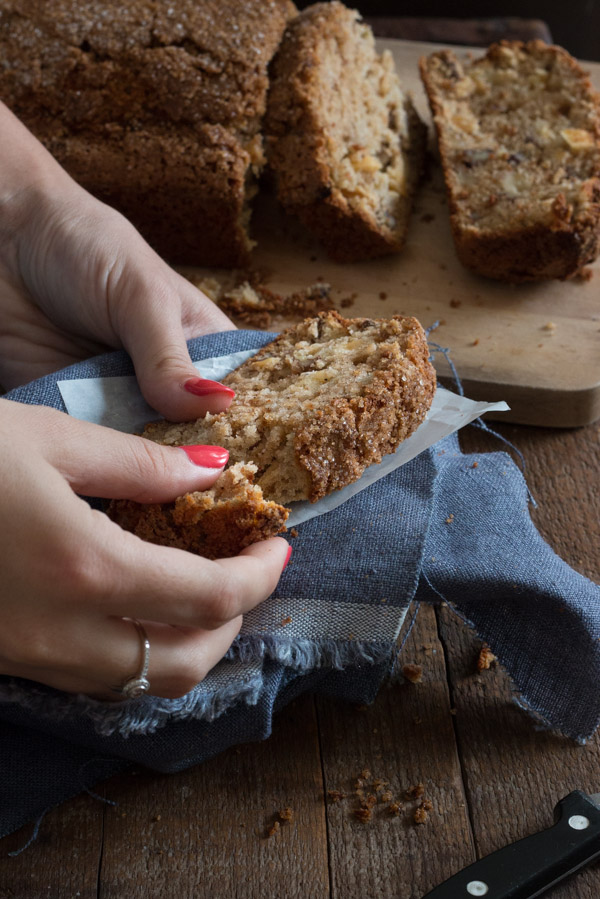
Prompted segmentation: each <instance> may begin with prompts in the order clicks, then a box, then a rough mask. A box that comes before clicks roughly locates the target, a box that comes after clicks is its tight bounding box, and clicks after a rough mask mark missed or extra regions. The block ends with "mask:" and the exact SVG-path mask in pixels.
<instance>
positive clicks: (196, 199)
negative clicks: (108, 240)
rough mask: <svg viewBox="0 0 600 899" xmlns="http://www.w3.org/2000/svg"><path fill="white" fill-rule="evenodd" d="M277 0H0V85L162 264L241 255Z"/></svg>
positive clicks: (287, 10)
mask: <svg viewBox="0 0 600 899" xmlns="http://www.w3.org/2000/svg"><path fill="white" fill-rule="evenodd" d="M294 13H295V7H294V6H293V4H292V3H290V2H288V0H246V2H243V3H242V2H240V0H203V2H202V3H198V2H195V0H178V2H177V3H172V2H171V0H132V2H130V3H128V4H126V5H123V4H122V3H121V2H117V0H87V2H86V3H81V2H79V0H53V2H52V3H39V2H37V0H19V2H18V3H17V2H15V0H0V46H1V48H2V58H3V65H2V67H1V69H0V93H1V96H2V99H3V100H4V101H5V102H6V103H7V104H8V105H9V106H10V107H11V108H12V109H13V111H14V112H15V113H16V114H17V115H18V116H19V118H21V119H22V121H23V122H24V123H25V124H26V125H27V126H28V127H29V128H30V130H31V131H33V133H34V134H35V135H36V136H37V137H39V138H40V140H42V142H44V143H45V144H46V145H47V146H48V148H49V149H50V151H51V152H52V153H53V154H54V155H55V156H56V158H57V159H58V161H59V162H60V163H61V164H62V165H64V167H65V168H66V169H67V170H68V171H69V172H70V173H71V174H72V175H73V176H74V177H75V178H76V180H78V181H79V182H80V183H81V184H82V185H83V186H84V187H85V188H86V189H89V190H90V191H92V192H93V193H96V195H97V196H99V197H100V198H101V199H102V200H104V201H105V202H108V203H110V204H112V205H115V206H116V207H117V208H118V209H120V210H121V211H122V212H123V213H124V214H125V215H126V216H127V217H128V218H130V219H131V220H132V221H133V222H134V223H135V224H136V225H137V227H138V228H139V229H140V230H141V231H142V233H143V235H144V236H145V237H146V238H147V239H148V240H149V242H150V243H151V244H152V245H153V246H154V247H155V248H156V249H157V250H158V251H159V252H160V253H161V254H162V255H164V256H165V257H166V258H168V259H169V261H171V262H174V263H175V262H177V263H182V264H183V263H187V264H197V265H202V264H210V265H231V266H235V265H243V264H245V263H246V262H247V260H248V252H249V250H250V247H251V243H250V241H249V237H248V233H247V219H248V216H249V209H248V205H247V200H248V198H249V196H250V195H251V193H252V192H253V191H254V189H255V187H254V183H255V176H256V175H257V174H258V173H259V172H260V169H261V168H262V165H263V163H264V155H263V151H262V144H261V137H260V134H259V130H260V127H261V121H262V117H263V115H264V112H265V107H266V96H267V88H268V72H267V67H268V64H269V61H270V59H271V57H272V56H273V53H274V52H275V50H276V48H277V45H278V43H279V41H280V38H281V35H282V33H283V30H284V28H285V23H286V21H287V19H288V18H289V16H291V15H294Z"/></svg>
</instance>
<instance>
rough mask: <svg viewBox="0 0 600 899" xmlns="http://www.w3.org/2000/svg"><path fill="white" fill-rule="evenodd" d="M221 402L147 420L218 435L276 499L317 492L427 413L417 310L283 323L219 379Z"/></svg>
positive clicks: (170, 438)
mask: <svg viewBox="0 0 600 899" xmlns="http://www.w3.org/2000/svg"><path fill="white" fill-rule="evenodd" d="M223 383H225V384H227V385H228V386H229V387H232V388H233V389H234V390H235V393H236V395H235V399H234V400H233V402H232V404H231V406H230V407H229V409H228V410H227V411H226V412H221V413H220V414H218V415H210V414H208V415H207V416H206V417H205V418H203V419H198V421H195V422H186V423H183V424H172V423H170V422H167V421H162V422H155V423H152V424H150V425H148V426H147V428H146V430H145V433H144V436H145V437H147V438H149V439H151V440H155V441H156V442H158V443H162V444H167V445H173V446H179V445H184V444H199V443H201V444H217V445H219V446H224V447H226V448H227V449H228V450H229V454H230V461H231V463H232V464H235V463H239V462H252V463H253V464H254V465H255V466H256V468H257V473H256V483H257V485H258V486H259V487H260V488H261V489H262V491H263V493H264V495H265V496H267V497H268V498H269V499H270V500H273V501H274V502H276V503H281V504H284V505H285V504H287V503H289V502H292V501H295V500H311V501H312V502H314V501H316V500H318V499H320V498H321V497H323V496H325V495H326V494H328V493H331V492H332V491H333V490H337V489H339V488H340V487H344V486H345V485H346V484H349V483H352V482H353V481H356V480H357V479H358V478H359V477H360V476H361V474H362V473H363V471H364V470H365V468H367V466H369V465H372V464H374V463H377V462H380V461H381V459H382V457H383V456H384V455H386V454H387V453H393V452H394V451H395V450H396V448H397V447H398V445H399V444H400V443H401V441H403V440H405V439H406V438H407V437H409V436H410V434H412V433H413V431H415V430H416V428H417V427H418V426H419V424H420V423H421V422H422V421H423V419H424V418H425V415H426V413H427V410H428V409H429V407H430V405H431V402H432V399H433V394H434V390H435V372H434V369H433V366H432V365H431V363H430V361H429V350H428V347H427V340H426V337H425V333H424V331H423V328H422V327H421V325H420V324H419V322H418V321H417V320H416V319H414V318H408V317H403V316H394V317H393V318H391V319H381V320H372V319H360V318H358V319H344V318H342V317H341V316H340V315H339V314H338V313H337V312H334V311H330V312H322V313H320V314H319V315H318V316H315V317H313V318H308V319H305V320H304V321H303V322H301V323H300V324H298V325H295V326H293V327H291V328H288V329H287V330H286V331H284V332H282V334H280V335H279V337H277V338H276V339H275V340H274V341H272V342H271V343H269V344H267V345H266V346H264V347H263V348H262V349H260V350H259V351H258V352H257V353H256V355H255V356H252V357H251V358H250V359H248V360H247V361H246V362H244V363H243V364H242V365H241V366H240V367H239V368H237V369H236V370H235V371H233V372H232V373H231V374H229V375H228V376H227V377H226V378H225V379H224V381H223Z"/></svg>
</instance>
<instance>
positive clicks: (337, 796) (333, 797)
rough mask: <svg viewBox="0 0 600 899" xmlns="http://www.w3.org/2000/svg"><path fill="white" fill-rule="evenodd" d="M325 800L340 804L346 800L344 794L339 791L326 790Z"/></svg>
mask: <svg viewBox="0 0 600 899" xmlns="http://www.w3.org/2000/svg"><path fill="white" fill-rule="evenodd" d="M327 798H328V799H329V801H330V802H341V801H342V799H345V798H346V793H342V791H341V790H327Z"/></svg>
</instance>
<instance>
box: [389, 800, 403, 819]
mask: <svg viewBox="0 0 600 899" xmlns="http://www.w3.org/2000/svg"><path fill="white" fill-rule="evenodd" d="M401 811H402V803H401V802H390V804H389V805H388V812H389V813H390V815H393V816H394V817H396V816H397V815H399V814H400V812H401Z"/></svg>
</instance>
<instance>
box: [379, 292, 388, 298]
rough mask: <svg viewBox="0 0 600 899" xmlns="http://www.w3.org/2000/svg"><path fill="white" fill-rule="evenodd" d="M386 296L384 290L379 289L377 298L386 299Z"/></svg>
mask: <svg viewBox="0 0 600 899" xmlns="http://www.w3.org/2000/svg"><path fill="white" fill-rule="evenodd" d="M387 296H388V295H387V293H386V292H385V290H380V291H379V299H380V300H387Z"/></svg>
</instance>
